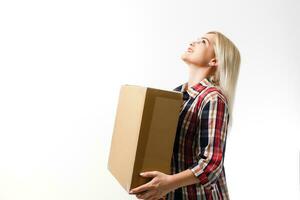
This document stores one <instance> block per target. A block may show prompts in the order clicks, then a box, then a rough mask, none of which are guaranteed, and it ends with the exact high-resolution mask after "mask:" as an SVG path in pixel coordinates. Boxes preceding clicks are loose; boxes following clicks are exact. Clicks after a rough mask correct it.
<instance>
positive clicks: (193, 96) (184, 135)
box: [166, 78, 229, 200]
mask: <svg viewBox="0 0 300 200" xmlns="http://www.w3.org/2000/svg"><path fill="white" fill-rule="evenodd" d="M187 84H188V83H187V82H186V83H184V84H182V85H179V86H178V87H176V88H175V89H173V90H174V91H179V92H182V93H183V104H182V108H181V111H180V116H179V120H178V125H177V131H176V137H175V142H174V148H173V156H172V164H171V172H172V174H176V173H179V172H181V171H184V170H186V169H191V170H192V172H193V174H194V175H195V176H196V177H197V178H198V179H199V181H200V182H199V183H196V184H192V185H188V186H185V187H181V188H178V189H176V190H174V191H171V192H170V193H168V194H167V195H166V199H167V200H211V199H212V200H215V199H223V200H228V199H229V194H228V190H227V184H226V177H225V169H224V157H225V146H226V137H227V127H228V120H229V112H228V106H227V105H228V104H227V99H226V97H225V95H224V94H223V93H222V91H221V90H220V89H218V88H217V87H216V86H214V85H213V83H211V82H210V81H209V80H208V79H207V78H204V79H203V80H202V81H200V82H198V83H197V84H195V85H194V86H192V87H189V88H188V89H187V90H186V87H187Z"/></svg>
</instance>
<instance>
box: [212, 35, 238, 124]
mask: <svg viewBox="0 0 300 200" xmlns="http://www.w3.org/2000/svg"><path fill="white" fill-rule="evenodd" d="M208 34H216V39H215V42H214V43H213V47H214V51H215V56H216V59H217V62H218V67H217V69H216V71H215V73H214V74H213V76H211V77H210V79H211V81H213V82H215V83H216V86H217V87H219V88H220V89H221V91H222V92H223V93H224V95H225V96H226V98H227V102H228V110H229V128H231V126H232V119H233V118H232V112H233V104H234V98H235V91H236V85H237V80H238V75H239V71H240V63H241V57H240V52H239V50H238V49H237V47H236V46H235V44H234V43H233V42H232V41H231V40H230V39H228V38H227V37H226V36H225V35H223V34H222V33H220V32H218V31H210V32H208Z"/></svg>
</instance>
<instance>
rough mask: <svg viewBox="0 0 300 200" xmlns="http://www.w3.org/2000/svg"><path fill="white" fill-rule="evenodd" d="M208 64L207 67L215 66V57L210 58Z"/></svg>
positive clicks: (216, 63) (216, 64)
mask: <svg viewBox="0 0 300 200" xmlns="http://www.w3.org/2000/svg"><path fill="white" fill-rule="evenodd" d="M208 66H209V67H217V66H218V62H217V59H216V58H213V59H211V60H210V61H209V63H208Z"/></svg>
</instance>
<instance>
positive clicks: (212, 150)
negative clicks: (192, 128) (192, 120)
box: [189, 95, 229, 186]
mask: <svg viewBox="0 0 300 200" xmlns="http://www.w3.org/2000/svg"><path fill="white" fill-rule="evenodd" d="M228 121H229V113H228V107H227V104H226V103H225V102H224V100H223V99H222V98H221V97H220V96H219V95H213V96H212V97H209V100H208V101H207V102H206V103H205V105H204V107H203V109H202V111H201V112H200V111H199V113H198V122H197V123H199V124H198V128H197V131H198V134H197V137H198V141H199V142H198V144H199V145H198V147H197V148H199V154H198V160H197V162H196V163H194V164H193V165H192V166H190V167H189V169H190V170H191V171H192V172H193V173H194V175H195V176H196V177H197V178H198V179H199V180H200V184H202V185H204V186H206V185H209V184H212V183H213V182H215V181H216V179H217V178H218V176H219V175H220V173H221V172H222V168H223V161H224V156H225V146H226V137H227V127H228Z"/></svg>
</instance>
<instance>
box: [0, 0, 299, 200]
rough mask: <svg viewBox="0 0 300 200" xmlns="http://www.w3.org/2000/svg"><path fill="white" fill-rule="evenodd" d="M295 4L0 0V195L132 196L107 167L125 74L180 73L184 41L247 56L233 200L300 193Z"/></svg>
mask: <svg viewBox="0 0 300 200" xmlns="http://www.w3.org/2000/svg"><path fill="white" fill-rule="evenodd" d="M299 10H300V3H299V1H297V0H280V1H279V0H268V1H259V0H251V1H250V0H249V1H240V0H239V1H238V0H234V1H233V0H232V1H226V2H224V1H223V2H220V1H192V0H186V1H158V0H151V1H138V0H128V1H121V0H110V1H105V2H100V1H91V0H85V1H82V0H81V1H79V0H78V1H70V0H69V1H68V0H52V1H37V0H36V1H33V0H28V1H15V0H10V1H6V0H4V1H1V2H0V199H1V200H99V199H112V200H119V199H122V200H123V199H135V198H134V196H129V195H128V194H127V193H126V192H125V191H124V190H123V189H122V188H121V187H120V186H119V184H118V183H117V181H116V180H115V179H114V178H113V177H112V175H111V174H110V173H109V172H108V170H107V159H108V153H109V152H108V151H109V148H110V140H111V136H112V130H113V124H114V119H115V112H116V106H117V101H118V94H119V89H120V86H121V84H136V85H142V86H151V87H157V88H162V89H170V90H171V89H173V88H174V87H175V86H178V85H179V84H181V83H183V82H184V81H187V78H188V73H187V66H186V65H185V64H184V62H183V61H182V60H181V59H180V55H181V54H182V53H183V52H184V51H185V50H186V48H187V46H188V44H189V42H191V41H192V40H194V39H196V38H197V37H198V36H201V35H202V34H204V33H205V32H207V31H211V30H218V31H220V32H223V33H224V34H225V35H227V36H228V37H229V38H230V39H232V40H233V41H234V42H235V43H236V45H237V46H238V48H239V49H240V52H241V56H242V64H241V71H240V77H239V83H238V88H237V94H236V103H235V111H234V124H233V128H232V131H231V132H230V135H229V137H228V138H227V139H228V140H227V146H226V158H225V168H226V175H227V181H228V188H229V193H230V196H231V198H232V199H233V200H240V199H243V200H247V199H249V200H253V199H300V197H299V190H300V187H299V179H300V173H299V165H300V163H299V161H300V136H299V132H300V131H299V128H298V126H299V124H300V104H299V101H300V94H299V91H300V86H299V84H300V80H299V75H300V69H299V67H300V65H299V64H300V62H299V57H300V53H299V49H298V47H299V45H300V40H299V39H298V37H299V35H300V23H299V22H300V20H299V14H297V12H299Z"/></svg>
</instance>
